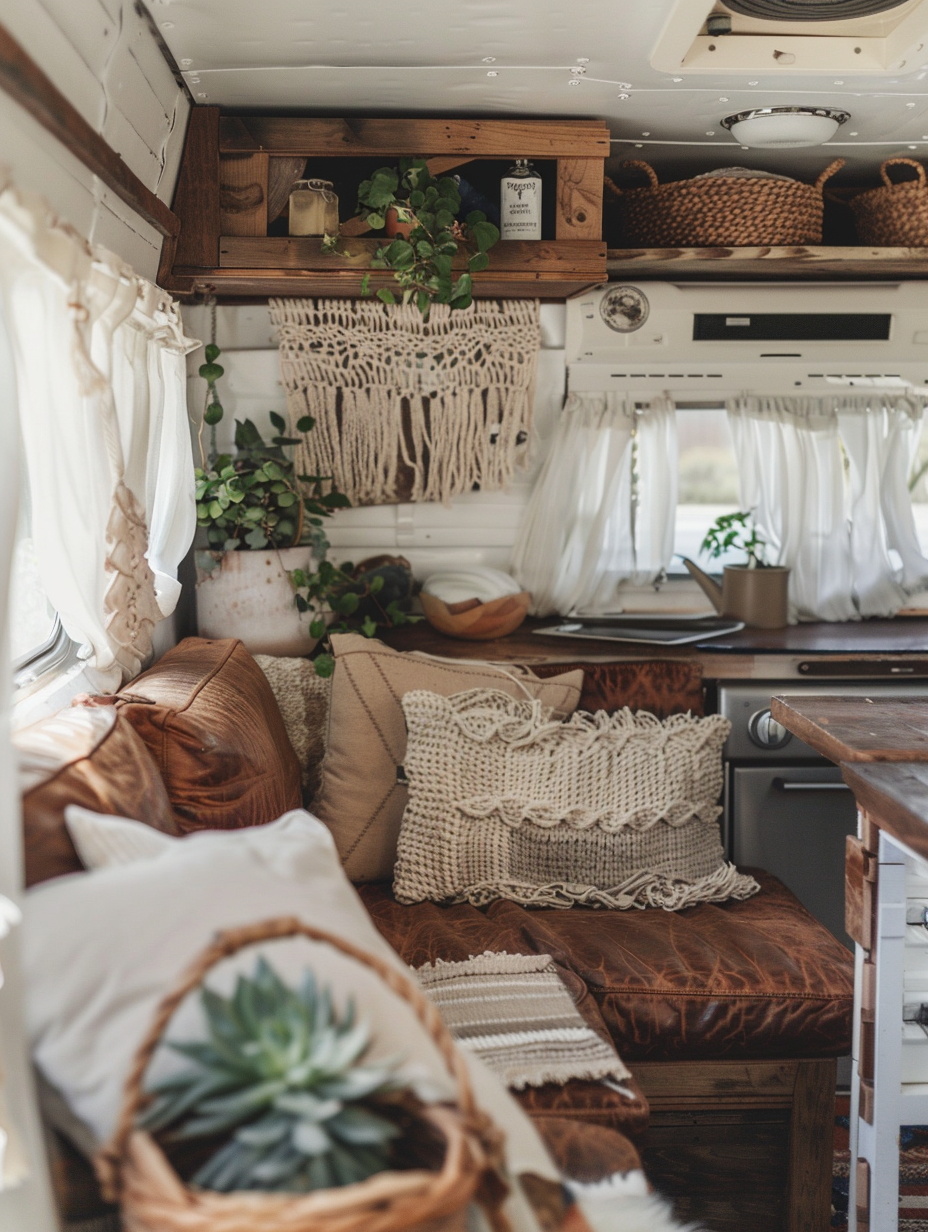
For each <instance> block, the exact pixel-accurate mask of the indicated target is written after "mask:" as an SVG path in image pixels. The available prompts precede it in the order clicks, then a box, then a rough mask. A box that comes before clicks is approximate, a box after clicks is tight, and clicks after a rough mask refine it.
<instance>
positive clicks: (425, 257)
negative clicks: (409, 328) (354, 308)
mask: <svg viewBox="0 0 928 1232" xmlns="http://www.w3.org/2000/svg"><path fill="white" fill-rule="evenodd" d="M391 208H393V209H396V210H397V211H398V212H399V215H400V218H401V219H404V220H406V221H410V220H412V221H413V222H414V224H415V225H414V227H413V230H412V231H411V232H410V234H409V238H408V239H406V238H403V237H397V238H396V239H394V240H392V241H391V242H390V243H388V244H382V245H381V246H380V247H379V248H378V249H377V250H376V252H375V253H374V256H373V258H372V260H371V268H372V269H390V270H392V271H393V277H394V279H395V280H396V282H397V284H398V287H399V298H400V300H401V301H402V302H403V303H404V304H408V303H410V302H414V303H415V304H416V306H417V307H418V309H419V311H420V312H421V313H422V315H423V317H425V318H426V319H427V318H428V315H429V311H430V309H431V306H432V304H433V303H439V304H450V306H451V307H452V308H467V307H468V306H469V305H470V303H471V300H472V295H473V285H472V281H471V275H472V274H476V273H478V272H479V271H481V270H485V269H487V268H488V266H489V264H490V258H489V256H488V253H489V250H490V249H491V248H492V247H493V245H494V244H495V243H496V242H497V240H498V239H499V230H498V228H497V227H496V226H494V224H493V223H491V222H489V221H488V219H487V216H486V214H484V213H483V212H482V211H481V210H472V211H471V212H470V213H469V214H468V215H467V216H466V217H465V218H464V219H463V220H460V219H459V218H458V215H459V214H460V211H461V194H460V191H459V189H458V186H457V183H456V182H455V181H454V179H452V177H451V176H441V177H439V178H436V177H435V176H433V175H432V174H431V173H430V172H429V169H428V166H427V164H426V162H425V160H424V159H413V160H405V159H404V160H403V161H402V162H401V163H400V166H399V171H397V170H395V169H394V168H393V167H380V168H379V169H378V170H377V171H375V172H374V173H373V175H372V176H371V178H370V179H369V180H364V181H363V182H362V183H361V185H360V186H359V188H358V210H359V213H360V214H361V216H362V217H363V218H364V219H365V220H366V221H367V223H368V224H369V225H370V226H371V227H372V228H373V229H374V230H375V231H379V230H381V229H382V228H383V227H384V226H385V225H386V214H387V211H388V210H389V209H391ZM462 245H463V246H464V247H466V248H467V249H468V250H469V252H470V255H469V256H468V258H467V269H466V271H464V272H462V273H460V274H458V275H457V276H455V274H454V272H453V266H454V259H455V257H456V256H457V253H458V249H459V247H460V246H462ZM361 290H362V294H364V295H367V294H369V293H370V275H365V277H364V280H363V281H362V286H361ZM377 296H378V298H379V299H381V300H383V302H384V303H386V304H393V303H396V302H397V295H396V294H395V293H394V292H393V291H391V290H390V289H389V288H388V287H381V288H380V289H379V290H378V291H377Z"/></svg>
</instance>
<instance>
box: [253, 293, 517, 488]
mask: <svg viewBox="0 0 928 1232" xmlns="http://www.w3.org/2000/svg"><path fill="white" fill-rule="evenodd" d="M270 304H271V320H272V322H273V323H274V325H275V326H276V327H277V330H278V333H279V336H280V366H281V373H282V376H283V382H284V387H285V389H286V391H287V406H288V410H289V413H290V418H291V422H292V423H296V421H297V420H298V419H300V418H302V417H303V416H305V415H311V416H312V417H313V419H315V421H316V426H315V429H314V431H313V432H311V433H310V434H309V436H308V437H306V439H305V441H304V443H302V444H301V445H300V446H298V448H297V456H296V461H297V472H298V473H304V472H305V473H308V474H311V475H325V476H331V477H332V479H333V480H334V482H335V485H336V486H337V487H338V489H339V490H340V491H342V492H344V493H345V494H346V495H347V496H348V498H349V499H350V500H351V502H352V503H353V504H355V505H371V504H389V503H392V502H395V501H397V500H400V499H402V500H410V501H443V502H447V501H448V500H450V498H451V497H452V496H454V495H456V494H458V493H461V492H468V491H470V490H471V489H472V488H473V487H474V486H475V485H476V486H479V487H480V488H481V489H483V490H484V491H493V490H495V489H499V488H502V487H505V485H506V484H507V483H508V482H509V481H510V480H511V479H512V477H513V475H514V473H515V471H516V468H517V467H518V466H520V465H524V463H525V461H526V460H527V454H528V438H529V433H530V431H531V426H532V410H533V401H534V391H535V375H536V369H537V362H538V350H539V347H540V345H541V327H540V323H539V315H538V314H539V308H538V303H537V301H526V300H503V301H480V302H476V303H474V304H472V305H471V307H470V308H467V309H463V310H458V311H454V312H452V311H451V309H450V308H449V307H448V306H447V305H445V304H436V305H435V306H434V307H433V308H432V312H431V315H430V318H429V320H428V322H424V321H423V320H422V317H421V315H420V314H419V311H418V309H416V308H415V307H414V306H413V305H389V304H382V303H381V302H380V301H379V300H376V301H367V300H361V301H351V300H292V299H288V300H271V302H270ZM401 476H403V479H402V482H401V479H400V477H401Z"/></svg>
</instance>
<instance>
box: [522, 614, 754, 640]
mask: <svg viewBox="0 0 928 1232" xmlns="http://www.w3.org/2000/svg"><path fill="white" fill-rule="evenodd" d="M743 628H744V621H742V620H731V619H729V618H727V617H724V616H642V615H640V614H639V615H628V616H591V617H582V618H581V617H577V619H575V620H564V621H561V622H560V623H559V624H555V625H549V626H548V627H547V628H544V629H535V630H534V632H535V633H537V634H539V635H540V636H541V637H574V638H577V637H579V638H586V639H589V640H592V641H598V642H638V643H640V644H642V645H645V646H685V645H687V644H688V643H690V642H704V641H706V640H707V639H709V638H713V637H724V636H726V635H727V634H730V633H738V632H740V631H741V630H742V629H743Z"/></svg>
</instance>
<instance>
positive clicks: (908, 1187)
mask: <svg viewBox="0 0 928 1232" xmlns="http://www.w3.org/2000/svg"><path fill="white" fill-rule="evenodd" d="M849 1112H850V1100H849V1099H848V1097H847V1096H846V1095H844V1096H841V1095H839V1096H838V1099H837V1101H836V1105H835V1156H834V1167H833V1170H832V1185H831V1226H832V1227H833V1228H846V1227H847V1190H848V1177H849V1174H850V1161H851V1152H850V1147H849V1140H848V1115H849ZM900 1145H901V1147H902V1151H901V1155H900V1160H899V1232H928V1125H907V1126H903V1128H902V1133H901V1136H900Z"/></svg>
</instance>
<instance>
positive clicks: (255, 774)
mask: <svg viewBox="0 0 928 1232" xmlns="http://www.w3.org/2000/svg"><path fill="white" fill-rule="evenodd" d="M119 705H120V707H121V711H120V713H121V714H122V715H124V716H125V718H126V719H128V721H129V722H130V723H131V724H132V726H133V727H134V728H135V730H136V731H137V732H138V734H139V735H140V736H141V737H142V739H143V740H144V742H145V744H146V745H147V746H148V748H149V750H150V752H151V753H152V755H153V757H154V759H155V762H156V764H157V766H158V769H159V770H160V772H161V776H162V778H163V779H164V783H165V786H166V787H167V790H168V795H169V796H170V798H171V804H172V805H173V807H174V813H175V815H176V817H177V821H178V825H179V826H180V828H181V830H182V831H183V832H184V833H188V832H189V831H191V830H232V829H239V828H241V827H244V826H260V825H265V824H266V823H267V822H269V821H274V820H276V818H278V817H280V816H282V814H284V813H286V812H287V811H288V810H289V809H294V808H301V807H302V795H301V789H300V764H299V762H298V761H297V757H296V754H295V753H294V751H293V748H292V746H291V744H290V741H289V739H288V738H287V732H286V729H285V727H284V721H283V719H282V717H281V714H280V709H279V707H278V705H277V702H276V700H275V698H274V694H273V693H272V692H271V687H270V685H269V684H268V682H267V677H266V676H265V675H264V673H263V672H262V671H261V669H260V668H259V667H258V665H257V663H255V661H254V659H253V658H252V657H251V655H250V654H249V653H248V651H247V650H246V649H245V647H244V646H243V645H242V643H241V642H240V641H238V640H237V639H234V638H223V639H216V640H213V639H210V638H202V637H188V638H185V639H184V641H182V642H181V643H180V644H179V645H178V646H175V647H174V648H173V650H170V651H168V653H167V654H166V655H164V657H163V658H161V659H159V661H158V662H157V663H156V664H155V666H154V667H153V668H151V669H150V670H149V671H147V672H145V673H144V674H143V675H141V676H139V677H137V678H136V679H135V680H133V681H132V683H131V685H129V686H128V687H127V689H126V690H125V691H124V692H123V693H122V694H121V695H120V701H119Z"/></svg>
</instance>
